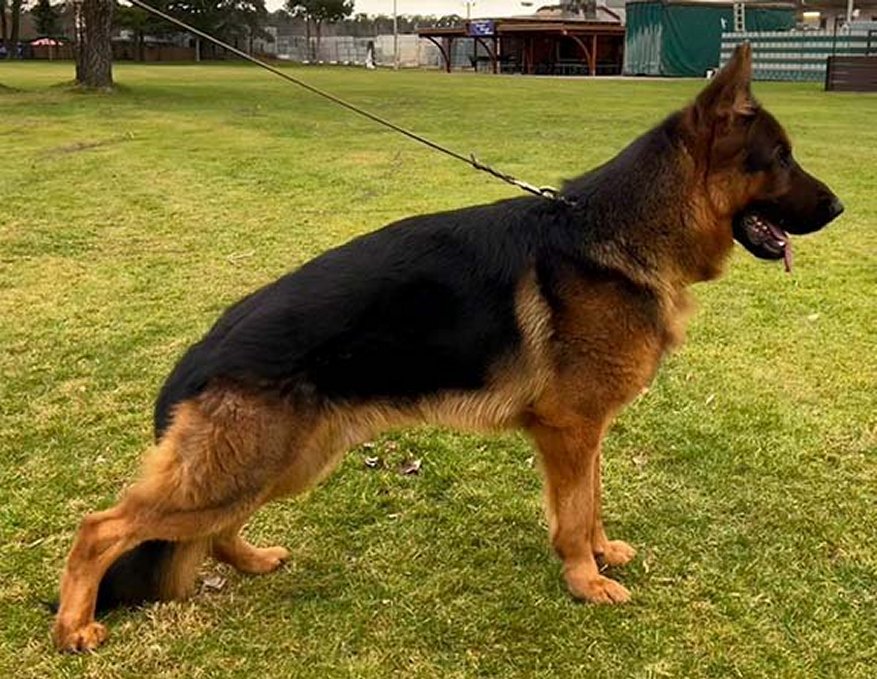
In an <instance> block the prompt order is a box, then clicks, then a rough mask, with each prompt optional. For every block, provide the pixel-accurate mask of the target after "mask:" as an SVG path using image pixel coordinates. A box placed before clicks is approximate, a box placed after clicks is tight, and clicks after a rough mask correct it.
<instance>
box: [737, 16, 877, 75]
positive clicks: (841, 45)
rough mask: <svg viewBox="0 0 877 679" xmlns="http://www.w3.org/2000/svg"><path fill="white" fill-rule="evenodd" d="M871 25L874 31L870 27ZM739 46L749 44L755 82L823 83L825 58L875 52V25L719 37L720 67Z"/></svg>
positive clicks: (876, 49) (861, 23) (741, 33)
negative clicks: (720, 42)
mask: <svg viewBox="0 0 877 679" xmlns="http://www.w3.org/2000/svg"><path fill="white" fill-rule="evenodd" d="M872 24H873V27H872ZM742 42H749V43H751V44H752V77H753V78H754V79H755V80H813V81H822V80H824V79H825V69H826V62H827V59H828V57H830V56H833V55H836V56H855V55H864V54H868V52H869V51H870V52H872V53H874V52H877V23H875V22H859V25H856V24H853V25H852V28H844V29H841V30H838V31H837V32H834V31H812V30H811V31H806V30H805V31H763V32H756V31H743V32H740V33H723V34H722V51H721V63H722V64H724V63H725V62H726V61H728V59H730V58H731V53H732V52H733V51H734V48H735V47H737V45H739V44H740V43H742Z"/></svg>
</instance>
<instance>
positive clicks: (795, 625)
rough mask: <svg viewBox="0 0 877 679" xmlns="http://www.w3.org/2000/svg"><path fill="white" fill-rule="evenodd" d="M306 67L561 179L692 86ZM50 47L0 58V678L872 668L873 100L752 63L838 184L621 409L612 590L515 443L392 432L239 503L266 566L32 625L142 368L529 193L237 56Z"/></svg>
mask: <svg viewBox="0 0 877 679" xmlns="http://www.w3.org/2000/svg"><path fill="white" fill-rule="evenodd" d="M296 73H298V74H299V75H301V76H302V77H305V78H307V79H308V80H309V81H310V82H312V83H314V84H316V85H318V86H320V87H324V88H326V89H329V90H331V91H333V92H336V93H338V94H339V95H341V96H343V97H345V98H347V99H349V100H350V101H353V102H356V103H359V104H361V105H364V106H366V107H367V108H369V109H371V110H372V111H374V112H376V113H378V114H380V115H383V116H386V117H388V118H391V119H393V120H394V121H396V122H398V123H401V124H403V125H406V126H409V127H410V128H412V129H415V130H417V131H418V132H420V133H421V134H424V135H427V136H429V137H431V138H433V139H435V140H437V141H440V142H442V143H445V144H448V145H450V146H452V147H453V148H455V149H457V150H459V151H462V152H467V153H468V152H470V151H473V152H476V153H477V154H478V155H479V157H480V158H482V159H483V160H485V161H488V162H490V163H494V164H496V165H497V166H498V167H499V168H502V169H503V170H505V171H509V172H512V173H514V174H517V175H519V176H520V177H522V178H524V179H526V180H528V181H531V182H533V183H538V184H555V185H556V184H558V183H559V182H561V181H562V179H563V178H564V177H569V176H572V175H575V174H578V173H580V172H582V171H584V170H586V169H587V168H589V167H592V166H594V165H596V164H598V163H600V162H602V161H604V160H606V159H607V158H609V157H610V156H612V155H613V154H614V153H616V152H617V151H618V150H620V149H621V148H622V147H623V146H624V145H625V144H626V143H627V142H628V141H630V140H631V139H632V138H633V137H634V136H635V135H637V134H638V133H639V132H641V131H643V130H645V129H646V128H647V127H648V126H650V125H652V124H653V123H655V122H657V121H658V120H659V119H660V118H661V117H662V116H663V115H664V114H665V113H668V112H670V111H671V110H673V109H674V108H676V107H679V106H680V105H682V104H683V103H685V102H686V101H687V100H688V99H690V98H691V97H692V96H693V95H694V93H695V92H696V91H697V89H698V88H699V86H700V83H697V82H693V81H679V82H623V81H590V80H588V81H585V80H564V79H556V80H552V79H535V78H533V79H528V78H519V77H490V76H476V75H462V74H461V75H453V76H447V75H445V74H441V73H423V72H412V73H408V72H403V73H393V72H384V71H379V72H373V73H367V72H365V71H359V70H356V71H354V70H341V69H338V70H332V69H301V70H298V71H296ZM71 77H72V66H71V65H70V64H35V63H0V84H2V85H4V86H5V88H0V149H2V162H0V418H2V419H0V550H2V557H0V676H3V677H6V676H14V677H16V678H20V677H49V676H77V677H78V676H82V677H120V676H131V677H133V676H152V677H158V676H160V677H180V678H183V677H185V678H191V677H215V676H239V677H259V676H272V677H299V676H301V677H324V676H355V677H386V676H391V675H400V676H406V677H409V676H410V677H470V676H490V677H494V676H497V677H510V676H520V677H578V676H581V677H665V676H666V677H728V676H741V677H780V676H782V677H841V676H842V677H863V678H864V677H874V676H875V673H877V547H875V545H877V449H875V431H877V417H875V412H877V355H875V354H877V348H875V343H877V340H875V328H877V302H875V299H877V238H875V226H877V200H875V191H877V97H875V96H873V95H871V96H867V95H842V94H826V93H824V92H822V91H821V90H820V88H819V87H818V86H817V85H791V84H758V85H757V87H756V94H757V95H758V96H759V97H760V98H761V99H762V101H763V102H764V103H765V104H766V105H767V106H768V107H769V108H770V109H771V110H772V111H773V112H774V113H775V114H777V115H778V117H779V118H780V120H781V121H783V122H784V123H785V125H786V127H787V129H788V130H789V132H790V134H791V136H792V137H793V139H794V140H795V141H796V142H797V148H796V150H797V155H798V158H799V159H800V161H801V162H802V164H803V165H804V166H805V167H806V168H808V169H809V170H810V171H811V172H813V173H814V174H816V175H817V176H819V177H820V178H822V179H823V180H825V181H826V182H827V183H828V184H829V185H830V186H831V187H832V188H833V189H834V190H835V191H836V192H837V193H838V194H839V195H840V196H841V198H842V199H843V201H844V202H845V204H846V206H847V211H846V213H845V214H844V216H843V217H842V218H841V219H839V220H838V221H837V222H836V223H835V224H833V225H832V226H831V227H830V228H828V229H827V230H825V231H824V232H822V233H819V234H816V235H814V236H811V237H809V238H805V239H799V240H798V241H796V246H797V247H796V262H795V264H796V268H795V271H794V273H793V274H792V275H791V276H789V275H786V274H784V273H783V270H782V266H781V265H779V264H767V263H765V262H760V261H756V260H754V259H752V258H751V257H749V256H748V255H747V254H745V253H744V252H742V249H738V250H740V251H738V252H736V253H735V255H734V257H733V258H732V262H731V265H730V267H729V271H728V275H727V276H726V277H725V278H724V279H722V280H721V281H720V282H718V283H714V284H711V285H709V286H704V287H702V288H700V289H698V290H697V295H698V297H699V300H700V306H701V308H700V311H699V313H698V315H697V316H696V317H695V319H694V320H693V322H692V324H691V329H690V333H689V339H688V343H687V345H686V346H685V347H684V348H683V349H682V350H681V351H680V352H679V353H678V354H676V355H675V356H673V357H671V358H670V359H669V360H668V361H667V362H666V363H665V365H664V367H663V370H662V371H661V373H660V374H659V376H658V378H657V379H656V381H655V383H654V384H653V385H652V388H651V390H650V391H649V393H648V394H647V395H646V396H645V397H644V398H642V399H640V400H639V401H637V402H636V403H635V404H634V405H633V406H632V407H630V408H629V409H628V410H627V411H626V412H625V413H624V414H623V416H622V417H621V418H620V419H619V421H618V422H617V424H616V425H615V427H614V428H613V431H612V432H611V435H610V436H609V439H608V441H607V444H606V450H605V483H606V492H605V495H606V498H605V502H606V514H607V519H608V527H609V531H610V535H611V536H617V537H619V538H624V539H626V540H628V541H630V542H631V543H633V544H634V545H636V546H637V547H638V548H639V556H638V557H637V559H636V560H635V561H634V563H632V564H631V565H629V566H628V567H627V568H625V569H623V571H621V572H620V573H618V574H617V577H618V578H619V579H620V580H621V581H622V582H623V583H624V584H625V585H627V586H628V587H630V588H631V589H632V590H633V594H634V600H633V602H632V603H631V604H629V605H627V606H623V607H595V606H589V605H581V604H577V603H575V602H573V601H572V600H571V599H570V598H569V597H568V596H567V594H566V591H565V588H564V585H563V584H562V581H561V578H560V574H559V564H558V562H557V561H556V559H555V558H554V556H553V555H552V554H551V550H550V549H549V547H548V544H547V539H546V533H545V526H544V520H543V518H542V514H541V498H540V481H539V477H538V473H537V472H536V470H535V469H534V468H533V465H532V452H531V450H530V447H529V445H528V443H527V441H526V440H525V439H524V438H522V437H520V436H518V435H513V434H509V435H504V436H499V437H477V436H469V435H461V434H457V433H453V432H448V431H439V430H416V431H406V432H400V433H398V434H395V435H392V436H389V437H386V438H384V439H382V440H380V441H378V442H376V444H375V447H374V448H371V449H362V450H356V451H353V452H352V453H351V454H350V455H349V456H348V458H347V459H346V461H345V463H344V464H343V465H342V466H341V468H340V470H339V471H338V472H337V473H336V474H335V475H334V476H332V477H331V478H330V479H329V481H328V482H326V483H325V484H323V485H322V486H321V487H319V488H318V489H316V490H315V491H314V492H312V493H311V494H310V495H308V496H306V497H302V498H297V499H290V500H288V501H285V502H280V503H277V504H274V505H272V506H270V507H268V508H266V509H265V510H263V511H262V512H261V513H259V514H258V515H257V516H256V517H255V519H254V521H253V522H252V523H251V525H250V526H249V528H248V529H247V533H248V535H249V537H250V538H251V539H252V540H253V541H254V542H255V543H257V544H261V545H268V544H275V543H277V544H284V545H286V546H287V547H289V548H290V549H291V550H292V552H293V558H292V561H291V563H289V564H288V566H287V567H286V568H284V569H283V570H282V571H280V572H278V573H276V574H273V575H270V576H266V577H261V578H250V577H243V576H239V575H237V574H235V573H232V572H230V571H228V570H226V569H225V568H223V567H219V566H216V565H215V564H212V563H209V564H206V565H205V575H206V576H211V575H214V574H219V575H221V576H222V577H223V578H226V579H227V582H226V584H225V586H224V587H222V588H221V589H220V590H219V591H215V592H204V593H202V594H199V595H198V596H197V597H195V598H194V599H192V600H191V601H188V602H185V603H179V604H169V605H155V606H150V607H147V608H146V609H145V610H141V611H118V612H115V613H113V614H111V615H110V616H109V620H108V623H109V625H110V635H111V636H110V640H109V642H108V643H107V645H106V646H105V647H103V648H102V649H101V650H100V651H99V652H98V653H96V654H94V655H89V656H84V657H71V656H60V655H58V654H56V653H55V652H54V650H53V649H52V647H51V644H50V639H49V629H50V625H51V616H50V614H49V613H48V611H47V610H46V609H45V608H44V606H43V605H42V603H41V602H43V601H45V600H49V599H51V598H52V597H53V596H54V594H55V591H56V587H57V579H58V575H59V572H60V569H61V565H62V560H63V558H64V556H65V553H66V550H67V548H68V547H69V544H70V541H71V537H72V534H73V531H74V529H75V527H76V525H77V523H78V521H79V519H80V518H81V516H82V515H83V514H84V513H85V512H86V511H89V510H93V509H97V508H101V507H105V506H107V505H108V504H110V503H111V502H112V501H113V499H114V496H115V494H116V493H117V492H118V490H119V489H120V488H121V487H122V486H123V484H125V483H126V482H127V481H129V480H130V479H131V478H132V474H133V473H134V471H135V469H136V467H137V461H138V458H139V456H140V455H141V453H142V451H143V450H144V449H145V447H146V446H147V445H148V443H149V442H150V436H151V431H150V426H151V408H152V401H153V398H154V396H155V394H156V391H157V389H158V387H159V385H160V383H161V381H162V379H163V378H164V376H165V374H166V373H167V372H168V370H169V369H170V367H171V365H172V363H173V362H174V360H175V359H176V358H177V357H178V356H179V354H180V353H181V351H182V350H183V349H184V347H185V346H186V345H188V344H189V343H191V342H193V341H194V340H196V339H197V338H198V337H199V336H200V335H201V334H202V333H203V332H204V331H205V330H206V329H207V328H208V327H209V326H210V324H211V323H212V322H213V320H214V319H215V318H216V316H217V315H218V314H219V313H220V311H221V310H222V309H223V308H224V307H225V306H226V305H228V304H229V303H231V302H232V301H234V300H236V299H237V298H239V297H240V296H242V295H243V294H244V293H246V292H248V291H250V290H251V289H252V288H254V287H255V286H258V285H260V284H262V283H265V282H267V281H269V280H271V279H273V278H275V277H276V276H278V275H279V274H281V273H283V272H284V271H286V270H288V269H289V268H291V267H294V266H296V265H298V264H300V263H301V262H303V261H305V260H306V259H308V258H310V257H312V256H314V255H316V254H318V253H320V252H321V251H323V250H325V249H326V248H329V247H330V246H333V245H336V244H338V243H341V242H343V241H345V240H347V239H349V238H350V237H352V236H354V235H356V234H360V233H363V232H366V231H369V230H372V229H375V228H377V227H379V226H381V225H383V224H385V223H387V222H388V221H390V220H393V219H396V218H399V217H402V216H406V215H411V214H416V213H422V212H429V211H435V210H441V209H448V208H455V207H460V206H464V205H470V204H475V203H479V202H485V201H491V200H494V199H498V198H502V197H505V196H512V195H517V194H516V193H515V190H514V189H512V188H510V187H507V186H505V185H503V184H501V183H499V182H496V181H495V180H492V179H491V178H489V177H487V176H486V175H481V174H478V173H475V172H473V171H472V170H470V169H467V168H466V167H465V166H463V165H461V164H459V163H457V162H455V161H452V160H450V159H447V158H445V157H443V156H440V155H437V154H435V153H432V152H430V151H428V150H426V149H423V148H421V147H419V146H417V145H415V144H413V143H411V142H410V141H407V140H405V139H404V138H401V137H399V136H395V135H393V134H391V133H389V132H386V131H384V130H383V129H380V128H378V127H375V126H374V125H372V124H370V123H368V122H367V121H365V120H362V119H359V118H357V117H355V116H353V115H352V114H350V113H348V112H345V111H343V110H341V109H338V108H335V107H333V106H331V105H330V104H328V103H326V102H324V101H322V100H320V99H316V98H315V97H313V96H312V95H310V94H308V93H306V92H303V91H300V90H298V89H296V88H293V87H291V86H289V85H287V84H285V83H283V82H282V81H280V80H278V79H276V78H274V77H272V76H270V75H268V74H265V73H263V72H261V71H258V70H256V69H254V68H251V67H244V66H218V65H210V66H202V67H194V66H149V67H145V66H136V65H119V66H118V67H117V69H116V78H117V80H118V82H119V83H121V85H122V86H123V87H122V88H121V91H120V92H119V93H117V94H114V95H111V96H106V95H104V96H89V95H82V94H77V93H73V92H70V91H68V90H67V89H65V88H64V87H56V86H55V85H56V84H58V83H61V82H63V81H67V80H69V79H70V78H71ZM374 454H378V455H380V456H382V457H383V458H384V459H385V460H386V461H387V463H388V466H387V468H385V469H382V470H372V469H369V468H367V467H366V466H365V464H364V458H365V456H366V455H374ZM408 458H419V459H422V460H423V468H422V471H421V473H420V474H419V475H417V476H402V475H400V474H398V473H397V472H396V467H397V465H398V464H399V463H400V462H402V461H403V460H405V459H408Z"/></svg>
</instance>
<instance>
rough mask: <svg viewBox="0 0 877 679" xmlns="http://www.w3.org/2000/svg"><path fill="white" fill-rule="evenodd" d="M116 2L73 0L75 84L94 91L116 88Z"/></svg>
mask: <svg viewBox="0 0 877 679" xmlns="http://www.w3.org/2000/svg"><path fill="white" fill-rule="evenodd" d="M113 4H114V3H113V0H74V5H73V17H74V26H75V29H76V83H77V84H78V85H82V86H83V87H88V88H94V89H110V88H112V86H113V43H112V40H111V38H112V30H113Z"/></svg>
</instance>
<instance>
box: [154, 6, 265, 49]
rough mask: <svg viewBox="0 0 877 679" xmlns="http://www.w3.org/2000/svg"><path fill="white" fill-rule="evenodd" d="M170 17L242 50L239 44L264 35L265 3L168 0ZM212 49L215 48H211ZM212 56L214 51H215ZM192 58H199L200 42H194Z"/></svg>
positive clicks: (198, 40) (197, 40)
mask: <svg viewBox="0 0 877 679" xmlns="http://www.w3.org/2000/svg"><path fill="white" fill-rule="evenodd" d="M167 11H168V13H169V14H172V15H173V16H175V17H177V18H179V19H181V20H182V21H185V22H186V23H189V24H191V25H192V26H194V27H195V28H197V29H199V30H202V31H204V32H205V33H209V34H210V35H212V36H215V37H217V38H219V39H220V40H224V41H225V42H228V43H231V44H233V45H234V46H235V47H238V48H240V47H243V46H245V45H241V44H239V41H241V40H248V41H250V42H252V39H253V38H256V37H260V36H263V35H267V34H265V33H264V32H263V31H262V26H263V25H264V23H265V21H266V20H267V18H268V12H267V10H266V9H265V0H169V1H168V4H167ZM211 49H214V48H211ZM214 53H215V49H214ZM195 58H196V59H198V60H200V58H201V39H200V38H197V37H196V38H195Z"/></svg>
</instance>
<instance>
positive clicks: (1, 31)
mask: <svg viewBox="0 0 877 679" xmlns="http://www.w3.org/2000/svg"><path fill="white" fill-rule="evenodd" d="M6 28H7V26H6V0H0V43H3V44H4V45H5V44H6V36H7V32H6Z"/></svg>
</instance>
